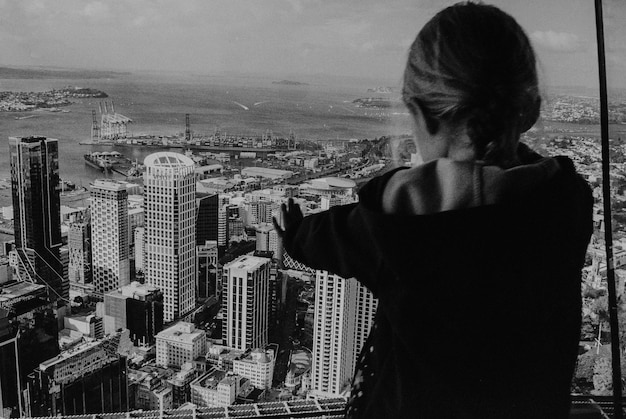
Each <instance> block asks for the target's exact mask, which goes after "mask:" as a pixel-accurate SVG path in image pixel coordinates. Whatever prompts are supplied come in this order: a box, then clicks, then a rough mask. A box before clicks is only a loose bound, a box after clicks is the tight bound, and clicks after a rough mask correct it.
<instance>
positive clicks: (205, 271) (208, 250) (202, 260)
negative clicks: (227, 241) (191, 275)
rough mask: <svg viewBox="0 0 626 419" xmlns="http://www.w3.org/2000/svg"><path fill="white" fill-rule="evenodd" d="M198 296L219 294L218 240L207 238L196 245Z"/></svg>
mask: <svg viewBox="0 0 626 419" xmlns="http://www.w3.org/2000/svg"><path fill="white" fill-rule="evenodd" d="M196 267H197V273H198V277H197V279H196V297H197V298H209V297H212V296H217V241H216V240H207V241H206V242H205V243H204V245H202V246H197V247H196Z"/></svg>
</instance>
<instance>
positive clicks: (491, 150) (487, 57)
mask: <svg viewBox="0 0 626 419" xmlns="http://www.w3.org/2000/svg"><path fill="white" fill-rule="evenodd" d="M402 97H403V99H404V102H405V104H406V105H407V108H408V109H409V110H410V111H411V112H412V113H413V114H415V113H416V110H417V108H419V110H420V111H421V112H422V114H423V115H424V118H425V121H426V127H427V129H428V131H429V132H430V133H431V134H433V133H436V132H437V130H438V128H439V124H440V122H441V121H445V122H453V123H454V122H460V121H464V120H466V121H467V131H468V135H469V138H470V140H471V141H472V143H473V146H474V149H475V152H476V158H477V159H479V160H483V161H485V162H486V163H490V164H497V165H500V166H509V165H511V164H513V163H514V162H515V160H516V149H517V143H518V141H519V135H520V134H521V133H522V132H525V131H527V130H528V129H530V128H531V127H532V126H533V124H534V123H535V122H536V121H537V118H538V117H539V108H540V105H541V97H540V94H539V87H538V79H537V68H536V60H535V54H534V51H533V48H532V46H531V44H530V41H529V39H528V37H527V36H526V34H525V33H524V30H523V29H522V28H521V27H520V26H519V24H518V23H517V22H516V21H515V19H513V17H511V16H510V15H508V14H507V13H505V12H503V11H502V10H500V9H498V8H497V7H494V6H490V5H484V4H475V3H469V2H468V3H457V4H455V5H453V6H450V7H448V8H446V9H444V10H442V11H440V12H439V13H437V15H435V16H434V17H433V18H432V19H431V20H430V21H429V22H428V23H427V24H426V25H425V26H424V27H423V28H422V30H421V31H420V32H419V33H418V35H417V38H416V39H415V41H414V42H413V44H412V45H411V49H410V51H409V57H408V62H407V65H406V69H405V72H404V83H403V89H402Z"/></svg>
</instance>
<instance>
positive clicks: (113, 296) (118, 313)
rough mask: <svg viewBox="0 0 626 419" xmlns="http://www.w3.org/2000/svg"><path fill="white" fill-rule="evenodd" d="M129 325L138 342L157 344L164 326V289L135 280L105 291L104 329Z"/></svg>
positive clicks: (131, 333) (135, 341)
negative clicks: (158, 336) (156, 337)
mask: <svg viewBox="0 0 626 419" xmlns="http://www.w3.org/2000/svg"><path fill="white" fill-rule="evenodd" d="M119 329H128V330H129V332H130V339H131V340H132V341H133V343H134V344H135V345H141V344H143V345H153V344H154V342H155V336H156V334H157V333H159V332H160V331H161V330H162V329H163V293H162V292H161V291H160V290H159V289H158V288H156V287H154V286H152V285H148V284H140V283H139V282H131V283H130V284H129V285H126V286H123V287H121V288H119V289H117V290H115V291H111V292H109V293H107V294H105V295H104V332H105V333H107V334H109V333H115V332H116V331H118V330H119Z"/></svg>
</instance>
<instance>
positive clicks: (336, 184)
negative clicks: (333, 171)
mask: <svg viewBox="0 0 626 419" xmlns="http://www.w3.org/2000/svg"><path fill="white" fill-rule="evenodd" d="M309 183H310V185H311V186H312V187H314V188H317V189H325V190H333V189H350V188H354V187H355V186H356V182H354V181H353V180H351V179H344V178H340V177H325V178H319V179H312V180H310V181H309Z"/></svg>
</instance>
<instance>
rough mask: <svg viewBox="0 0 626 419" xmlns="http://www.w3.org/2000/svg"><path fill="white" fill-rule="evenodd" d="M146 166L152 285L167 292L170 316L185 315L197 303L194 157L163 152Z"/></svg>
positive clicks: (148, 279) (148, 268)
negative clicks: (192, 158)
mask: <svg viewBox="0 0 626 419" xmlns="http://www.w3.org/2000/svg"><path fill="white" fill-rule="evenodd" d="M144 164H145V166H146V171H145V173H144V187H145V195H144V205H145V210H146V227H145V228H146V258H145V260H144V274H145V278H146V283H148V284H151V285H154V286H156V287H157V288H159V289H160V290H161V291H163V295H164V320H165V321H166V322H169V321H172V320H174V319H176V318H179V317H181V316H183V315H185V314H187V313H188V312H190V311H191V310H193V308H194V307H195V302H196V287H195V283H194V282H195V279H196V196H195V195H196V178H195V173H194V162H193V160H191V159H190V158H189V157H187V156H184V155H182V154H177V153H171V152H159V153H154V154H150V155H149V156H148V157H146V159H145V161H144Z"/></svg>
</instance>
